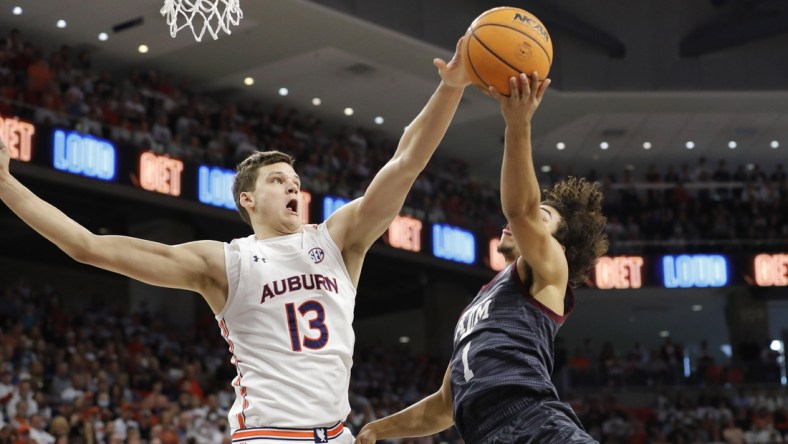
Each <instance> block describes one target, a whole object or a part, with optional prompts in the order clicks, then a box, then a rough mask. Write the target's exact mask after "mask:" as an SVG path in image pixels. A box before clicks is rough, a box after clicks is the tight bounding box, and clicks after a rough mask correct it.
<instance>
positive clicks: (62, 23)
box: [57, 19, 68, 29]
mask: <svg viewBox="0 0 788 444" xmlns="http://www.w3.org/2000/svg"><path fill="white" fill-rule="evenodd" d="M67 25H68V24H67V23H66V21H65V20H63V19H60V20H58V21H57V27H58V28H60V29H63V28H65V27H66V26H67Z"/></svg>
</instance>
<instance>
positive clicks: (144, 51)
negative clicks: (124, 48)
mask: <svg viewBox="0 0 788 444" xmlns="http://www.w3.org/2000/svg"><path fill="white" fill-rule="evenodd" d="M137 51H139V52H140V54H147V53H148V45H140V46H139V48H137Z"/></svg>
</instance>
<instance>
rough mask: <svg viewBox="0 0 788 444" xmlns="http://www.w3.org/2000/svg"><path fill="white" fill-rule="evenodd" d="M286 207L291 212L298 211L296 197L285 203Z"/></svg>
mask: <svg viewBox="0 0 788 444" xmlns="http://www.w3.org/2000/svg"><path fill="white" fill-rule="evenodd" d="M287 209H288V210H290V211H292V212H293V213H298V199H291V200H290V202H288V203H287Z"/></svg>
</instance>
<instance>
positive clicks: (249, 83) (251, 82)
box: [244, 77, 254, 86]
mask: <svg viewBox="0 0 788 444" xmlns="http://www.w3.org/2000/svg"><path fill="white" fill-rule="evenodd" d="M244 85H246V86H252V85H254V78H252V77H247V78H245V79H244Z"/></svg>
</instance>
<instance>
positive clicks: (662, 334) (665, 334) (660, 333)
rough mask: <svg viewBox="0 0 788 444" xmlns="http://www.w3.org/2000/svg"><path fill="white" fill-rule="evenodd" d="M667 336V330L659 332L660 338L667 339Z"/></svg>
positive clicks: (668, 334)
mask: <svg viewBox="0 0 788 444" xmlns="http://www.w3.org/2000/svg"><path fill="white" fill-rule="evenodd" d="M668 336H670V332H669V331H667V330H662V331H661V332H659V337H660V338H667V337H668Z"/></svg>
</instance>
